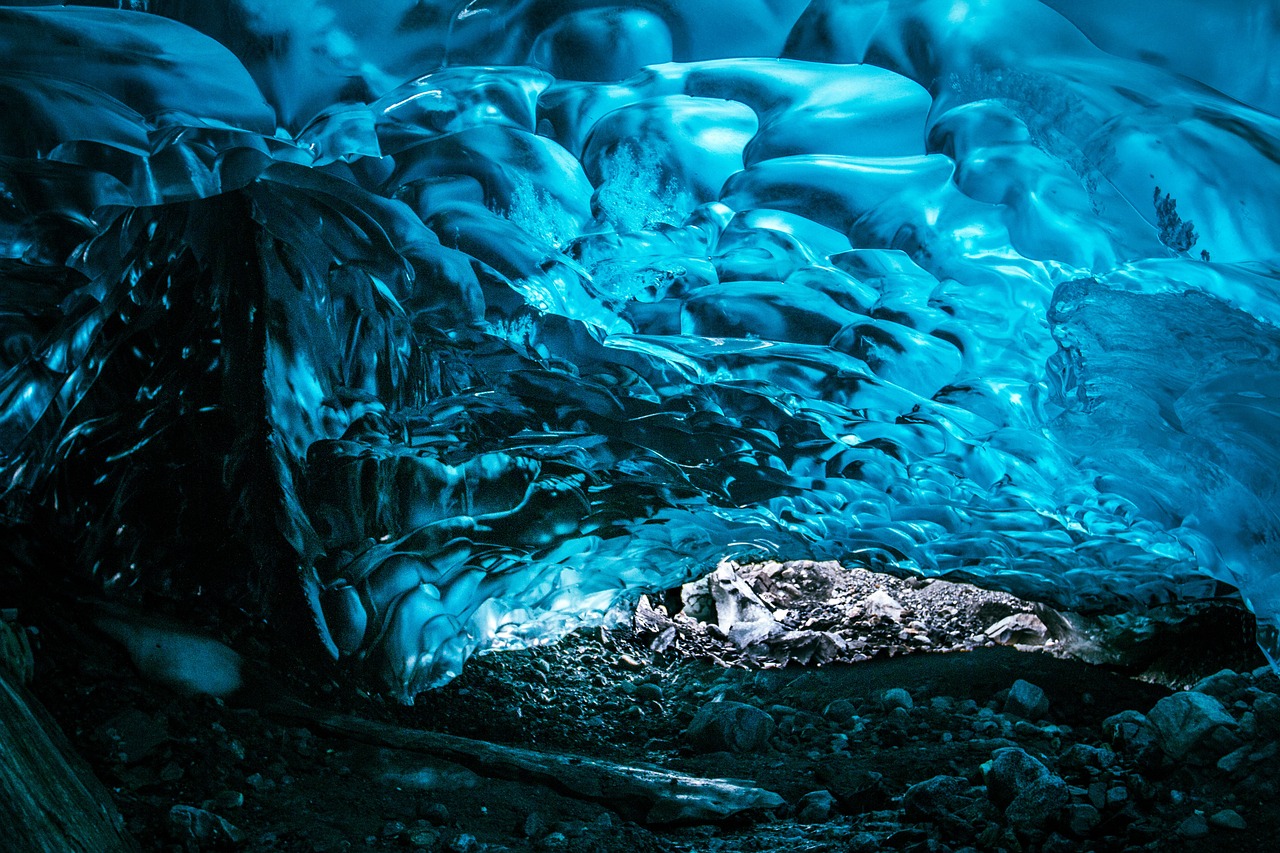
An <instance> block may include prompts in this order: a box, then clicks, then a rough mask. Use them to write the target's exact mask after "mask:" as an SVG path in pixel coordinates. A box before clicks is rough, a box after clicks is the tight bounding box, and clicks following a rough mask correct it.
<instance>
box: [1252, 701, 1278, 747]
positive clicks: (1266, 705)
mask: <svg viewBox="0 0 1280 853" xmlns="http://www.w3.org/2000/svg"><path fill="white" fill-rule="evenodd" d="M1253 716H1254V720H1255V723H1254V724H1255V726H1257V731H1258V735H1259V736H1261V737H1266V738H1276V737H1280V696H1276V695H1275V694H1274V693H1264V694H1262V695H1261V696H1259V697H1258V698H1257V699H1255V700H1254V702H1253Z"/></svg>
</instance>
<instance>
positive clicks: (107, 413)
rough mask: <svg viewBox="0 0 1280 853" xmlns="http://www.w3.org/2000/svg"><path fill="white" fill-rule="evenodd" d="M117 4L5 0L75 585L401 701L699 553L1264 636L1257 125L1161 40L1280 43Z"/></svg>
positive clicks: (1260, 107) (1262, 210) (23, 206)
mask: <svg viewBox="0 0 1280 853" xmlns="http://www.w3.org/2000/svg"><path fill="white" fill-rule="evenodd" d="M116 5H118V4H114V3H111V4H108V3H87V4H84V5H83V6H80V5H74V4H68V5H65V6H64V5H53V4H35V3H32V4H21V3H17V4H14V3H10V4H7V6H8V8H6V9H4V10H0V51H2V52H3V56H4V58H5V62H4V68H5V72H4V74H3V78H2V79H0V91H3V93H4V95H5V97H6V98H7V101H6V103H8V104H9V106H10V112H9V115H10V120H9V121H7V122H6V123H5V128H4V129H5V133H4V136H3V138H2V139H0V144H2V145H3V152H0V153H2V155H3V156H2V157H0V183H2V184H3V196H2V198H3V206H2V207H0V227H2V228H3V240H2V241H0V245H2V246H3V251H4V255H3V260H0V305H2V306H3V309H2V311H0V323H2V324H3V337H4V347H3V349H2V350H0V358H3V362H2V363H0V370H2V371H3V373H2V374H0V376H2V379H0V466H2V467H3V471H4V474H5V479H4V483H5V496H6V512H5V519H6V524H7V525H8V527H9V530H10V532H11V534H12V536H10V538H11V539H12V541H14V542H48V541H51V540H56V541H59V542H64V543H67V544H66V546H65V547H66V548H67V549H68V556H69V559H70V561H71V562H72V563H73V564H74V565H75V566H77V570H76V577H77V578H79V579H80V580H82V581H88V580H90V579H92V580H93V581H94V582H96V583H97V584H99V585H100V586H102V587H105V588H108V589H111V590H117V591H122V590H125V589H128V588H147V589H156V590H165V591H168V592H170V593H172V594H178V595H186V596H199V595H204V594H208V591H210V590H222V592H220V593H219V594H220V595H223V596H224V597H226V598H227V599H228V600H231V601H234V602H236V603H237V604H238V605H242V604H244V603H245V602H248V601H254V602H256V605H255V606H258V607H262V606H264V602H274V601H279V600H280V599H281V597H282V596H285V597H287V596H286V593H287V592H288V591H289V590H290V589H294V590H296V588H298V587H301V589H302V590H303V592H304V594H305V598H306V600H307V602H308V603H309V612H310V613H311V614H312V617H313V619H314V622H315V631H316V632H317V633H319V635H320V636H321V637H322V639H323V642H324V644H325V645H326V647H327V648H328V649H329V651H330V652H331V654H333V655H334V656H335V657H353V658H357V659H360V660H363V661H365V662H367V664H368V665H369V666H371V667H373V668H374V669H375V670H376V671H377V672H379V673H381V675H382V676H383V677H384V678H385V679H386V681H387V683H388V684H389V685H390V686H391V687H392V689H394V690H395V691H396V692H397V693H398V694H399V695H401V696H403V697H405V698H411V697H412V696H413V694H414V693H416V692H418V691H420V690H422V689H426V688H429V687H431V686H433V685H437V684H440V683H442V682H443V681H446V680H448V679H449V678H452V677H453V676H455V675H456V674H457V673H458V671H459V669H460V667H461V666H462V663H463V662H464V661H465V659H466V658H467V657H468V656H469V655H470V654H472V653H474V652H475V651H477V650H483V649H489V648H500V647H508V646H513V645H520V644H529V643H539V642H547V641H550V640H552V639H554V638H556V637H557V636H559V635H560V634H561V633H562V632H563V631H564V630H566V629H568V628H569V627H572V626H573V625H575V624H580V623H582V622H583V621H592V620H598V619H601V618H603V617H604V615H605V613H606V612H607V611H608V610H609V608H610V607H611V606H612V605H613V604H615V603H616V602H617V601H618V600H619V599H622V598H626V597H628V596H634V595H637V594H638V593H639V592H640V591H644V590H653V589H661V588H664V587H668V586H670V585H674V584H676V583H679V582H682V581H684V580H686V579H688V578H689V577H690V576H692V575H693V574H696V573H698V572H701V571H705V570H706V569H708V568H709V567H711V566H713V565H715V564H716V563H717V562H718V561H719V560H720V559H722V558H724V557H734V558H740V559H741V558H757V557H773V556H780V557H784V558H799V557H805V556H811V557H817V558H824V559H826V558H836V559H840V560H842V561H845V562H846V563H847V564H850V565H853V564H857V565H863V566H869V567H871V568H875V569H878V570H884V571H891V572H898V573H919V574H925V575H931V576H938V575H945V576H948V577H953V578H967V579H972V580H977V581H979V582H981V583H983V584H985V585H988V586H993V587H998V588H1002V589H1006V590H1009V591H1011V592H1014V593H1016V594H1018V595H1020V596H1023V597H1029V598H1036V599H1041V600H1044V601H1047V602H1051V603H1053V604H1056V605H1058V606H1061V607H1064V608H1070V609H1110V610H1119V609H1125V608H1134V607H1142V606H1145V605H1150V604H1153V603H1158V602H1168V601H1177V600H1190V599H1197V598H1204V597H1209V596H1214V595H1218V594H1221V592H1222V590H1224V589H1225V587H1223V586H1221V585H1220V582H1222V583H1225V584H1229V585H1230V586H1232V587H1234V588H1236V589H1238V590H1239V591H1240V593H1241V595H1242V596H1243V598H1244V600H1245V601H1246V602H1247V603H1248V604H1249V606H1250V607H1251V608H1253V610H1254V611H1255V613H1256V614H1257V615H1258V617H1259V620H1260V623H1261V624H1262V626H1263V627H1264V631H1263V633H1264V635H1267V637H1265V638H1264V639H1267V641H1268V643H1270V645H1269V646H1268V651H1271V652H1274V651H1275V646H1274V643H1275V631H1276V626H1277V625H1278V624H1280V587H1277V579H1278V578H1280V545H1278V544H1277V543H1280V517H1278V515H1277V508H1278V506H1280V503H1278V501H1277V497H1278V496H1277V483H1278V482H1280V480H1278V479H1277V475H1276V471H1277V470H1278V463H1280V458H1278V457H1280V449H1278V447H1280V445H1277V442H1276V440H1275V439H1276V436H1277V435H1280V422H1278V418H1280V403H1278V402H1277V399H1278V397H1280V370H1278V369H1277V367H1276V365H1277V364H1280V357H1278V349H1280V333H1278V332H1277V322H1278V320H1280V304H1278V302H1277V296H1278V278H1280V274H1278V273H1277V266H1276V261H1277V257H1278V256H1280V251H1278V247H1277V239H1278V238H1277V234H1278V233H1280V232H1278V231H1277V229H1276V227H1275V223H1276V222H1277V221H1280V207H1278V206H1280V192H1277V190H1280V163H1278V161H1280V119H1277V118H1276V116H1275V115H1274V101H1275V97H1274V95H1275V93H1274V92H1273V91H1272V89H1273V88H1274V86H1272V85H1271V83H1269V82H1267V81H1268V80H1270V77H1267V78H1266V80H1263V79H1262V77H1265V76H1266V75H1262V76H1260V77H1258V79H1257V80H1256V81H1254V82H1249V80H1241V79H1240V78H1239V75H1236V74H1234V73H1233V72H1232V68H1233V67H1234V66H1231V64H1230V61H1228V60H1227V59H1223V60H1222V62H1215V61H1211V60H1210V59H1208V58H1206V57H1205V56H1202V55H1196V56H1192V55H1190V54H1188V53H1186V51H1185V50H1184V49H1183V48H1182V47H1181V46H1180V45H1182V44H1184V42H1185V39H1183V38H1182V37H1183V36H1184V35H1185V34H1186V33H1187V32H1188V31H1189V28H1191V27H1195V28H1196V29H1197V30H1198V31H1199V30H1200V29H1202V28H1204V29H1205V31H1211V32H1216V33H1220V34H1223V36H1222V38H1223V40H1224V43H1223V44H1221V45H1216V46H1213V51H1216V52H1220V53H1222V54H1223V56H1224V57H1225V56H1226V55H1227V54H1230V53H1231V52H1232V46H1231V45H1230V44H1228V43H1225V41H1226V40H1227V38H1228V35H1229V34H1234V33H1242V32H1244V31H1245V30H1247V34H1248V42H1247V43H1248V45H1249V50H1251V51H1254V52H1255V53H1256V54H1257V55H1258V56H1271V55H1280V53H1278V52H1277V50H1276V48H1278V47H1280V35H1278V34H1280V27H1278V26H1277V25H1276V22H1275V21H1270V22H1269V23H1268V22H1267V21H1263V22H1261V23H1258V24H1257V25H1256V26H1254V25H1253V24H1250V25H1249V27H1245V25H1244V24H1242V23H1241V22H1240V21H1241V18H1240V14H1241V13H1240V10H1239V9H1237V8H1236V6H1237V5H1240V4H1234V5H1233V4H1223V5H1222V8H1221V9H1219V7H1217V6H1215V7H1214V8H1213V9H1207V8H1205V9H1200V10H1199V11H1198V13H1197V15H1196V16H1195V18H1194V19H1192V18H1191V16H1181V17H1177V16H1168V17H1164V18H1161V19H1160V27H1159V30H1158V32H1157V33H1156V35H1158V36H1159V38H1158V39H1156V41H1157V42H1158V44H1159V46H1160V47H1159V50H1158V51H1156V52H1155V53H1149V52H1144V48H1143V46H1142V45H1140V44H1138V43H1136V42H1133V41H1132V40H1131V39H1132V38H1133V36H1131V35H1129V33H1130V32H1140V30H1138V29H1135V30H1132V31H1130V30H1123V31H1122V30H1120V29H1118V28H1116V27H1112V26H1109V25H1108V23H1107V21H1108V19H1107V18H1106V16H1105V15H1103V14H1102V13H1101V12H1100V11H1099V8H1100V7H1096V4H1089V3H1079V4H1076V3H1057V2H1048V3H1047V4H1042V3H1038V2H1034V0H988V1H987V2H974V1H973V0H971V1H970V2H957V1H956V0H945V2H938V1H937V0H874V1H873V0H813V2H810V3H807V4H806V3H803V2H768V3H766V2H757V3H748V4H743V3H740V2H733V3H721V2H716V3H710V4H706V3H699V4H692V3H648V4H644V5H643V6H625V5H610V4H607V3H595V2H574V3H559V2H558V3H550V2H537V1H536V0H524V1H523V2H515V0H513V2H495V3H487V4H486V3H480V2H476V1H475V0H472V2H467V3H461V2H459V3H387V4H380V5H378V6H377V8H376V9H370V8H369V7H368V5H367V4H356V3H342V2H336V0H331V1H330V2H323V0H310V2H305V3H296V4H283V3H276V4H264V3H259V2H257V0H233V2H227V3H224V4H217V5H216V7H215V6H209V5H207V4H191V3H185V2H180V0H171V2H165V0H155V2H146V3H134V4H128V5H129V7H130V8H129V9H119V8H103V7H105V6H111V7H114V6H116ZM1129 5H1132V6H1134V9H1133V10H1132V14H1134V15H1136V16H1142V15H1147V16H1148V17H1149V16H1150V12H1149V10H1146V9H1145V7H1142V8H1139V7H1140V6H1141V4H1138V3H1136V0H1135V2H1134V3H1130V4H1129ZM1058 7H1061V8H1060V9H1059V8H1058ZM1055 9H1058V10H1057V11H1055ZM1180 28H1181V29H1180ZM1148 59H1149V60H1151V61H1145V60H1148ZM1157 59H1159V61H1156V60H1157ZM1220 90H1221V91H1220ZM1223 91H1226V92H1228V94H1223ZM19 113H20V114H21V115H23V116H24V119H23V120H21V121H18V120H15V119H14V118H13V116H16V115H18V114H19ZM228 531H230V532H231V535H230V536H228ZM23 547H25V548H26V549H27V551H28V552H29V551H30V550H31V549H30V548H29V547H27V546H23ZM282 566H283V569H282V568H281V567H282ZM308 630H309V629H308Z"/></svg>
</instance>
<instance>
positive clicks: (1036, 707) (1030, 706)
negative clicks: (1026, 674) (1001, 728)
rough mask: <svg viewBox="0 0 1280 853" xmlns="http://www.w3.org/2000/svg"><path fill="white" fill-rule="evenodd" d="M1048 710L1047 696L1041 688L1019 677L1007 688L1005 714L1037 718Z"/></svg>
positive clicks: (1030, 718)
mask: <svg viewBox="0 0 1280 853" xmlns="http://www.w3.org/2000/svg"><path fill="white" fill-rule="evenodd" d="M1048 711H1049V697H1047V696H1045V695H1044V691H1043V690H1041V689H1040V688H1039V687H1036V686H1035V685H1034V684H1032V683H1031V682H1029V681H1023V680H1022V679H1021V678H1019V679H1018V680H1017V681H1015V682H1013V687H1011V688H1009V696H1008V698H1006V699H1005V700H1004V712H1005V713H1006V714H1014V715H1015V716H1018V717H1024V718H1026V719H1028V720H1038V719H1040V718H1041V717H1043V716H1044V715H1045V714H1046V713H1048Z"/></svg>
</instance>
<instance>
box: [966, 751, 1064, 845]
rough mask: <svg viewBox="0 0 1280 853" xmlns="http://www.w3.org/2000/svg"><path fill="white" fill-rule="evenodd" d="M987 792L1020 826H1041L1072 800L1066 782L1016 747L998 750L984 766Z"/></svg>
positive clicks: (1012, 820) (1007, 815)
mask: <svg viewBox="0 0 1280 853" xmlns="http://www.w3.org/2000/svg"><path fill="white" fill-rule="evenodd" d="M983 771H984V774H985V776H986V782H987V795H988V796H989V797H990V799H991V802H992V803H994V804H995V805H996V806H997V807H999V808H1002V809H1004V814H1005V817H1006V818H1007V819H1008V820H1009V822H1010V823H1011V824H1013V825H1014V826H1016V827H1018V828H1039V827H1042V826H1044V825H1045V823H1047V822H1048V821H1049V820H1050V819H1051V818H1052V817H1053V816H1054V815H1056V814H1057V813H1058V812H1059V811H1061V810H1062V807H1063V806H1065V805H1066V804H1067V801H1068V800H1069V799H1070V794H1069V792H1068V790H1067V783H1066V782H1064V781H1063V780H1062V778H1061V777H1059V776H1056V775H1054V774H1053V773H1052V772H1050V771H1049V768H1048V767H1045V765H1044V764H1043V763H1042V762H1040V761H1039V760H1037V759H1036V758H1034V757H1032V756H1031V755H1029V754H1028V753H1027V752H1026V751H1025V750H1022V749H1019V748H1017V747H1007V748H1005V749H998V750H996V751H995V754H994V756H993V757H992V759H991V761H989V762H987V763H986V764H985V765H983Z"/></svg>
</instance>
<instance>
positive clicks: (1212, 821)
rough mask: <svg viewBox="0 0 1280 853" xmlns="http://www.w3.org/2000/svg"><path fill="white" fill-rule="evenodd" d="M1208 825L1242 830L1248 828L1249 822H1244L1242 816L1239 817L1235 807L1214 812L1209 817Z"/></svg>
mask: <svg viewBox="0 0 1280 853" xmlns="http://www.w3.org/2000/svg"><path fill="white" fill-rule="evenodd" d="M1209 825H1210V826H1216V827H1218V828H1220V829H1237V830H1244V829H1248V828H1249V824H1247V823H1245V820H1244V818H1242V817H1240V813H1239V812H1238V811H1236V810H1235V809H1223V810H1222V811H1220V812H1215V813H1214V814H1213V815H1212V816H1211V817H1210V818H1209Z"/></svg>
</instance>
